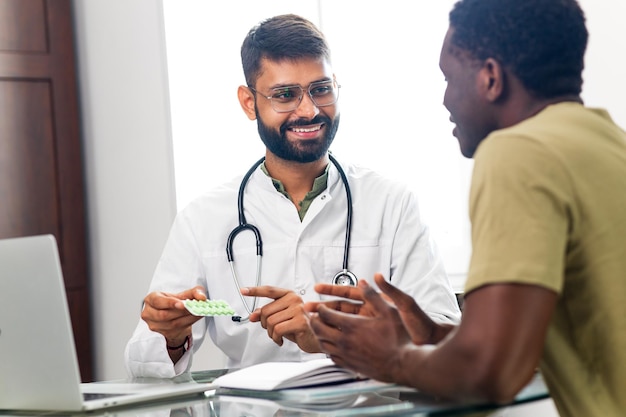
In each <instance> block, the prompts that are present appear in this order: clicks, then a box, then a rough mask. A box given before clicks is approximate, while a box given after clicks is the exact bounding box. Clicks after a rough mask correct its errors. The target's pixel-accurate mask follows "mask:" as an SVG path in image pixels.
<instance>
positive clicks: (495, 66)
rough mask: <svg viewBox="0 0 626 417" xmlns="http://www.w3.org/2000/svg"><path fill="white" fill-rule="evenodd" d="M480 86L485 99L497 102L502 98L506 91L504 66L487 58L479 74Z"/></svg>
mask: <svg viewBox="0 0 626 417" xmlns="http://www.w3.org/2000/svg"><path fill="white" fill-rule="evenodd" d="M479 79H480V86H481V89H482V92H483V95H484V97H485V98H486V99H487V100H488V101H490V102H495V101H497V100H498V99H500V98H501V97H502V95H503V94H504V89H505V87H506V86H505V81H506V80H505V74H504V71H503V68H502V65H500V63H499V62H498V61H496V60H495V59H493V58H487V59H486V60H485V62H483V66H482V68H481V69H480V72H479Z"/></svg>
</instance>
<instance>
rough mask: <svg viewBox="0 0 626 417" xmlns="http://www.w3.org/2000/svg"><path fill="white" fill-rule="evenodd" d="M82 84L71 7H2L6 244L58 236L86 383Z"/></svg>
mask: <svg viewBox="0 0 626 417" xmlns="http://www.w3.org/2000/svg"><path fill="white" fill-rule="evenodd" d="M76 85H77V80H76V72H75V57H74V39H73V21H72V7H71V0H0V238H8V237H16V236H29V235H37V234H45V233H51V234H54V235H55V236H56V239H57V242H58V244H59V252H60V256H61V264H62V267H63V273H64V277H65V285H66V291H67V296H68V303H69V308H70V314H71V317H72V325H73V328H74V338H75V341H76V347H77V353H78V357H79V362H80V370H81V376H82V379H83V381H91V380H92V379H93V376H92V349H91V336H90V334H91V331H90V326H91V319H90V317H91V314H90V302H89V289H88V282H89V279H88V275H87V247H86V233H85V202H84V180H83V170H82V154H81V142H80V127H79V110H78V96H77V87H76ZM0 267H2V266H1V265H0ZM41 343H46V341H45V340H42V341H41Z"/></svg>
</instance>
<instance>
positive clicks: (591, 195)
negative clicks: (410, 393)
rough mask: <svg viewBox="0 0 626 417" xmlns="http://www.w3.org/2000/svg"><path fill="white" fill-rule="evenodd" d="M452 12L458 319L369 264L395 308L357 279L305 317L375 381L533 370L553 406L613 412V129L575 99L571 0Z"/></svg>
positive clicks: (437, 382) (620, 339) (502, 378)
mask: <svg viewBox="0 0 626 417" xmlns="http://www.w3.org/2000/svg"><path fill="white" fill-rule="evenodd" d="M449 17H450V26H449V30H448V32H447V34H446V37H445V39H444V41H443V47H442V49H441V56H440V62H439V65H440V67H441V71H442V72H443V74H444V76H445V78H446V80H447V88H446V91H445V95H444V105H445V106H446V108H447V109H448V111H449V112H450V116H451V117H450V120H451V121H452V122H453V123H454V124H455V125H456V126H455V128H454V131H453V133H454V136H456V137H457V139H458V142H459V145H460V149H461V152H462V154H463V155H464V156H466V157H468V158H474V163H475V164H474V172H473V175H472V184H471V194H470V218H471V222H472V248H473V253H472V258H471V264H470V267H469V273H468V279H467V283H466V292H465V294H466V295H465V301H464V311H463V318H462V320H461V323H460V324H459V325H458V326H457V325H441V324H437V323H435V322H434V321H432V320H431V319H430V318H428V317H427V316H426V315H425V314H424V312H423V311H422V309H421V308H420V307H419V305H418V304H419V301H418V302H417V303H416V302H415V301H414V299H412V298H411V297H409V296H408V295H407V294H405V293H404V292H402V291H400V290H399V289H397V288H395V287H394V286H392V285H391V284H390V283H389V282H387V281H386V280H385V279H384V277H383V276H382V275H380V274H379V275H376V276H375V278H374V279H375V282H376V284H377V285H378V286H379V288H380V289H381V290H382V293H383V294H384V295H385V296H387V297H389V299H390V300H392V301H393V304H391V303H388V302H387V301H385V300H384V299H383V298H382V296H381V294H379V293H378V292H376V291H375V290H374V288H373V287H371V286H370V285H369V284H367V283H366V282H364V281H361V282H360V285H359V287H358V288H345V287H335V286H330V285H326V284H318V285H316V290H317V291H318V292H319V293H320V294H325V295H335V296H342V297H346V298H348V299H349V300H339V301H331V302H327V303H309V304H307V306H306V308H307V309H308V310H310V311H316V312H317V314H316V315H313V317H312V319H311V326H312V328H313V330H314V332H315V334H316V335H317V337H318V338H319V340H320V343H321V346H322V350H323V351H325V352H326V353H327V354H328V355H329V356H330V357H331V358H332V359H333V360H334V361H335V362H336V363H337V364H339V365H342V366H345V367H347V368H350V369H352V370H355V371H358V372H360V373H362V374H364V375H367V376H370V377H372V378H376V379H379V380H382V381H392V382H396V383H399V384H404V385H409V386H412V387H415V388H417V389H419V390H421V391H424V392H427V393H430V394H434V395H437V396H442V397H446V398H452V399H458V400H462V401H473V400H479V401H493V402H497V403H508V402H510V401H511V400H512V399H513V398H514V397H515V396H516V394H517V393H518V392H519V391H520V389H522V388H523V387H524V386H525V385H526V384H527V383H528V381H529V380H530V378H531V377H532V376H533V374H534V373H535V369H536V367H537V366H540V367H541V370H542V373H543V376H544V377H545V380H546V383H547V385H548V387H549V390H550V394H551V396H552V398H553V399H554V402H555V404H556V406H557V408H558V411H559V413H560V414H561V415H562V416H623V415H625V413H626V395H624V387H625V386H626V303H625V302H624V295H625V294H626V244H625V241H624V239H625V237H626V209H625V208H626V135H625V133H624V131H623V130H622V129H621V128H620V127H618V126H616V125H615V124H614V122H613V121H612V120H611V117H610V116H609V114H608V113H607V112H606V111H605V110H603V109H598V108H589V107H586V106H585V105H584V104H583V101H582V99H581V96H580V95H581V88H582V82H583V81H582V71H583V66H584V53H585V49H586V45H587V30H586V27H585V17H584V14H583V11H582V10H581V9H580V7H579V5H578V4H577V2H576V1H575V0H525V1H519V0H461V1H459V2H458V3H456V5H455V6H454V8H453V9H452V11H451V12H450V16H449ZM355 302H356V303H355ZM394 304H395V305H394ZM381 341H382V342H381Z"/></svg>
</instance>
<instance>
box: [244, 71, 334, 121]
mask: <svg viewBox="0 0 626 417" xmlns="http://www.w3.org/2000/svg"><path fill="white" fill-rule="evenodd" d="M326 83H331V84H334V85H336V87H337V88H336V91H337V93H336V95H335V100H334V101H333V102H332V103H328V104H321V105H320V104H317V102H316V101H315V97H313V95H311V87H312V86H315V85H323V84H326ZM296 87H297V88H299V89H300V96H299V97H298V101H297V102H294V104H295V106H294V108H293V109H290V110H278V109H276V107H275V105H274V96H272V95H269V96H266V95H264V94H263V93H261V92H260V91H259V90H257V89H256V88H254V87H251V86H248V88H249V89H250V90H252V91H253V92H254V93H255V94H258V95H259V96H261V97H263V98H265V99H267V100H269V101H270V105H271V106H272V109H273V110H274V111H275V112H276V113H289V112H292V111H294V110H296V109H297V108H298V107H299V106H300V103H302V98H303V97H304V91H305V90H304V88H303V87H302V86H301V85H300V84H292V85H285V86H281V87H275V88H272V91H273V90H279V89H290V88H293V89H295V88H296ZM340 88H341V85H339V83H337V80H335V79H332V80H322V81H313V82H312V83H311V84H309V85H308V86H307V88H306V92H307V94H308V95H309V98H310V99H311V102H313V104H314V105H315V106H316V107H328V106H332V105H333V104H335V103H337V101H338V100H339V89H340Z"/></svg>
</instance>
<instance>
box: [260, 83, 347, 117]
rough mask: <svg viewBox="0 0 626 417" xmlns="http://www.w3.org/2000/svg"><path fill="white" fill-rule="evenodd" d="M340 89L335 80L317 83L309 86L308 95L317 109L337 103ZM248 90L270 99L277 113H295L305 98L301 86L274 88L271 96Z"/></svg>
mask: <svg viewBox="0 0 626 417" xmlns="http://www.w3.org/2000/svg"><path fill="white" fill-rule="evenodd" d="M340 87H341V86H340V85H339V84H337V82H336V81H335V80H330V81H316V82H314V83H311V84H309V86H308V88H307V94H308V95H309V97H311V101H313V104H315V105H316V106H317V107H324V106H330V105H332V104H335V103H336V102H337V99H338V98H339V88H340ZM248 88H249V89H250V90H252V91H254V92H255V93H258V94H259V95H260V96H261V97H264V98H266V99H268V100H269V101H270V103H271V105H272V108H273V109H274V111H276V112H277V113H287V112H290V111H294V110H295V109H297V108H298V106H299V105H300V102H301V101H302V97H304V90H303V89H302V87H301V86H299V85H288V86H284V87H277V88H272V89H271V90H270V95H269V96H266V95H263V94H261V92H259V91H257V90H256V89H254V88H253V87H248Z"/></svg>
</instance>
